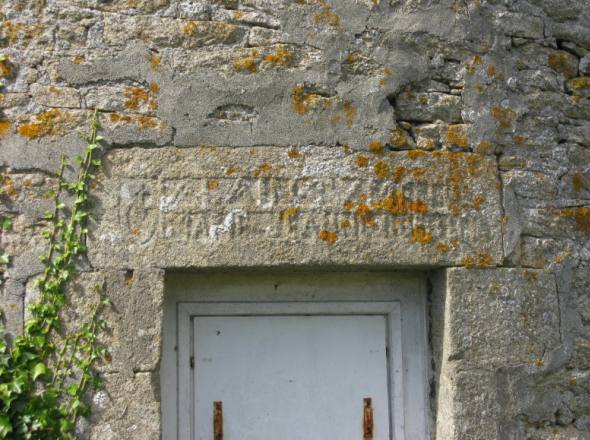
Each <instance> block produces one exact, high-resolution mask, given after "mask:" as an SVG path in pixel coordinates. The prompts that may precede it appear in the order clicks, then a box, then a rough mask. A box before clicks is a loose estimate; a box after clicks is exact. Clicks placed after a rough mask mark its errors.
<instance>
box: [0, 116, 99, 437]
mask: <svg viewBox="0 0 590 440" xmlns="http://www.w3.org/2000/svg"><path fill="white" fill-rule="evenodd" d="M99 128H100V123H99V119H98V113H97V111H96V110H95V111H94V113H93V114H92V118H91V125H90V130H89V132H88V133H81V136H82V138H83V139H84V140H86V141H87V142H88V145H87V147H86V149H85V152H84V156H83V157H77V158H76V159H75V162H76V163H77V165H78V172H77V173H76V177H75V178H74V180H73V181H68V180H67V179H66V178H65V173H66V170H67V169H68V168H69V167H70V165H71V164H70V163H69V161H68V160H67V158H66V157H65V156H64V157H62V159H61V164H60V168H59V171H58V173H57V188H56V189H55V190H52V191H50V195H51V197H52V198H53V207H52V210H51V211H48V212H46V213H45V216H44V218H45V220H46V221H47V222H48V223H49V227H50V229H48V230H46V231H44V232H43V236H44V237H45V238H47V239H48V249H47V252H46V253H45V254H44V255H43V256H41V257H40V259H41V261H42V262H43V264H44V265H45V269H44V271H43V273H42V275H41V276H40V278H39V279H38V280H37V284H36V285H37V288H38V290H39V299H38V300H37V301H35V302H33V303H32V304H30V306H29V312H30V316H29V318H28V319H27V321H26V323H25V328H24V333H23V335H22V336H19V337H17V338H16V339H15V341H14V343H13V344H12V345H9V344H8V343H7V342H6V341H5V338H4V336H3V332H4V329H3V328H2V326H0V439H5V438H10V439H15V440H20V439H39V440H40V439H44V440H45V439H47V440H53V439H55V440H58V439H59V440H61V439H74V438H75V435H74V432H75V428H76V424H77V421H78V419H79V417H80V416H87V415H88V414H89V411H90V407H89V406H88V405H87V404H86V403H85V402H84V397H85V396H86V393H87V392H88V391H89V390H90V389H92V388H97V387H99V386H100V379H99V377H98V376H97V375H96V374H95V372H94V368H95V364H96V362H97V361H98V360H101V359H102V360H106V359H107V357H108V355H107V352H106V349H105V348H104V347H102V346H101V345H100V344H99V339H98V333H99V332H100V331H101V330H103V329H104V328H105V327H106V322H105V321H104V320H103V319H101V318H100V314H101V311H102V310H103V307H104V306H106V305H108V304H109V302H108V300H107V299H105V298H104V295H103V293H102V290H101V288H100V286H97V290H98V293H99V296H100V300H98V301H97V302H96V303H94V304H92V305H91V307H90V310H89V311H88V318H87V319H86V320H85V322H83V323H82V324H80V325H79V326H78V327H77V328H70V327H74V326H73V325H72V322H69V321H68V322H67V325H64V323H63V322H62V315H63V312H64V307H66V306H68V304H67V303H66V291H68V288H69V286H70V284H69V283H70V282H71V280H72V278H73V277H74V275H75V274H76V272H77V270H76V259H77V258H79V257H80V256H81V255H82V254H84V253H85V252H86V240H87V236H88V229H87V220H88V216H89V214H90V206H89V201H88V193H89V189H90V183H91V181H92V180H94V179H95V178H96V177H95V175H94V174H93V170H94V169H95V168H97V167H99V166H100V165H101V161H100V159H99V158H97V157H95V155H96V153H97V149H98V143H99V142H100V141H101V140H102V137H101V136H99V135H98V130H99ZM67 200H71V201H70V202H69V203H67ZM69 291H70V292H71V290H69Z"/></svg>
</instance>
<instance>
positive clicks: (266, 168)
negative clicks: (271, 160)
mask: <svg viewBox="0 0 590 440" xmlns="http://www.w3.org/2000/svg"><path fill="white" fill-rule="evenodd" d="M271 170H272V165H270V164H268V163H263V164H262V165H260V166H259V167H258V168H257V169H256V170H255V171H254V177H260V176H261V175H266V176H270V172H271Z"/></svg>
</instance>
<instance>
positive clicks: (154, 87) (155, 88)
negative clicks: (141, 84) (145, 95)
mask: <svg viewBox="0 0 590 440" xmlns="http://www.w3.org/2000/svg"><path fill="white" fill-rule="evenodd" d="M149 89H150V92H151V93H158V92H159V91H160V86H159V85H158V84H156V83H150V85H149Z"/></svg>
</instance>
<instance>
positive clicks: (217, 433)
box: [213, 402, 223, 440]
mask: <svg viewBox="0 0 590 440" xmlns="http://www.w3.org/2000/svg"><path fill="white" fill-rule="evenodd" d="M213 440H223V403H222V402H213Z"/></svg>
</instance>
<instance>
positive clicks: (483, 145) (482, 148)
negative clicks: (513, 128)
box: [475, 141, 493, 154]
mask: <svg viewBox="0 0 590 440" xmlns="http://www.w3.org/2000/svg"><path fill="white" fill-rule="evenodd" d="M492 149H493V145H492V144H491V143H490V142H488V141H481V142H480V143H478V144H477V146H476V147H475V152H476V153H478V154H487V153H490V152H491V151H492Z"/></svg>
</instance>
